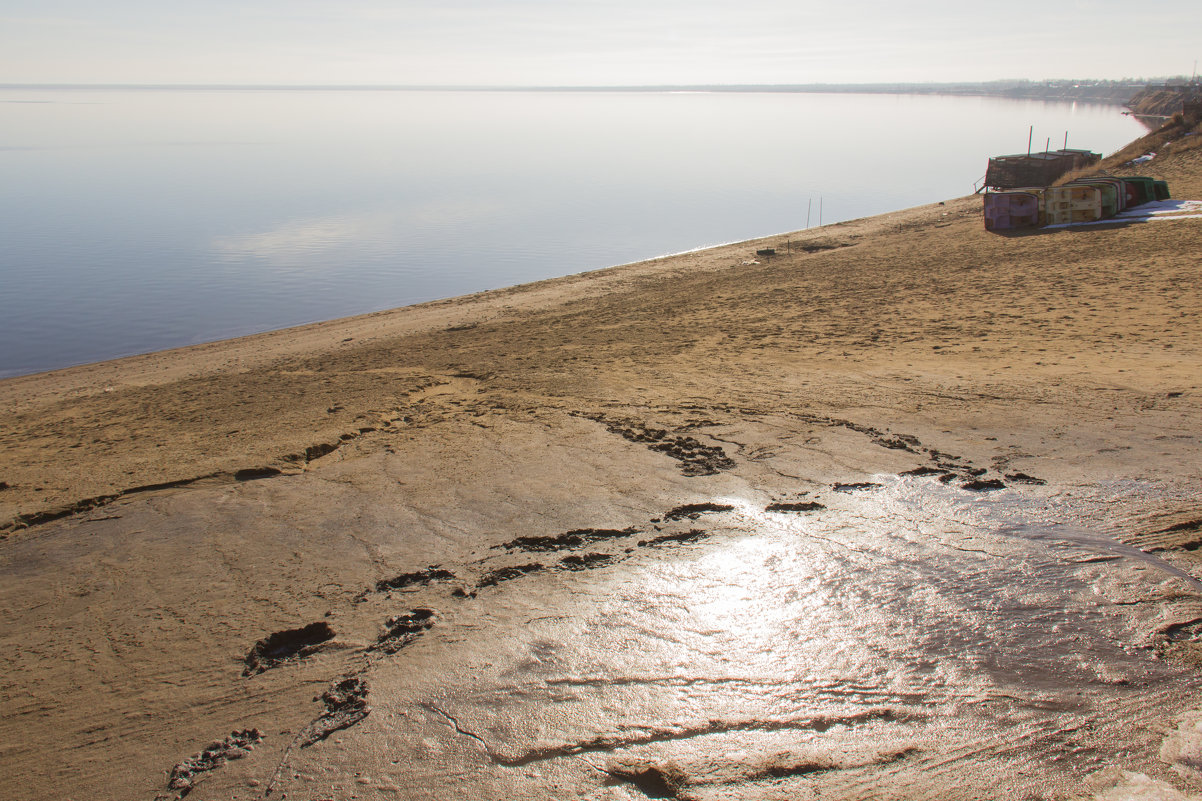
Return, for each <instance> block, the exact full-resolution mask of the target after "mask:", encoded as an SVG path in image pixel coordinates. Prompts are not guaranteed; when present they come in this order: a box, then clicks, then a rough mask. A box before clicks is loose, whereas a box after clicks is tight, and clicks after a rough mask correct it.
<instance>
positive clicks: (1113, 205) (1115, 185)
mask: <svg viewBox="0 0 1202 801" xmlns="http://www.w3.org/2000/svg"><path fill="white" fill-rule="evenodd" d="M1065 186H1096V187H1097V188H1098V190H1099V191H1100V192H1101V193H1102V216H1103V217H1113V216H1114V215H1116V214H1118V213H1119V212H1120V211H1122V206H1121V205H1120V204H1121V199H1122V197H1123V185H1122V182H1121V181H1115V180H1108V179H1106V178H1081V179H1080V180H1077V181H1069V182H1068V183H1067V184H1065Z"/></svg>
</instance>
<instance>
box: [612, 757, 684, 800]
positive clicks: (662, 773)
mask: <svg viewBox="0 0 1202 801" xmlns="http://www.w3.org/2000/svg"><path fill="white" fill-rule="evenodd" d="M604 770H605V773H606V774H608V775H609V776H610V778H612V779H613V780H614V783H619V782H621V783H625V784H632V785H634V787H635V788H636V789H637V790H638V791H639V792H640V793H642V794H643V795H645V796H647V797H648V798H680V792H681V790H683V789H684V785H685V782H686V780H687V777H686V776H685V774H684V772H683V771H682V770H680V769H679V768H677V767H676V766H674V765H638V766H634V765H613V764H611V765H610V766H608V767H606V768H605V769H604Z"/></svg>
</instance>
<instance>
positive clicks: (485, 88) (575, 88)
mask: <svg viewBox="0 0 1202 801" xmlns="http://www.w3.org/2000/svg"><path fill="white" fill-rule="evenodd" d="M1176 79H1180V80H1181V82H1182V83H1183V84H1189V83H1191V82H1196V81H1191V79H1189V78H1186V77H1185V76H1170V77H1167V78H1166V77H1161V78H1150V79H1144V80H1136V79H1110V78H1043V79H1038V80H1037V79H1028V78H995V79H990V80H981V81H863V82H857V83H827V82H812V83H729V84H727V83H699V84H675V83H662V84H582V85H567V84H565V85H546V84H385V83H380V84H375V83H331V84H322V83H125V82H105V83H81V82H62V81H55V82H46V83H30V82H14V83H5V82H0V89H173V90H187V89H195V90H206V89H207V90H213V89H228V90H302V89H328V90H360V91H366V90H374V91H437V92H604V91H643V92H670V91H716V92H723V91H725V92H755V91H767V92H790V91H792V92H805V91H809V92H817V91H823V90H829V89H843V90H847V89H852V90H856V89H858V90H862V91H863V90H871V89H885V88H888V89H937V88H942V89H967V88H1022V87H1039V86H1062V85H1071V84H1077V85H1085V86H1097V85H1117V86H1132V87H1137V86H1138V87H1142V86H1147V85H1151V84H1157V83H1167V82H1169V81H1173V80H1176Z"/></svg>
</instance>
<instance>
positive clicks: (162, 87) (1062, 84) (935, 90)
mask: <svg viewBox="0 0 1202 801" xmlns="http://www.w3.org/2000/svg"><path fill="white" fill-rule="evenodd" d="M1150 85H1151V84H1147V83H1142V82H1141V83H1129V82H1122V81H987V82H958V83H869V84H828V83H812V84H655V85H648V86H623V85H605V86H495V85H447V86H442V85H423V84H416V85H405V84H226V83H212V84H142V83H136V84H135V83H95V84H92V83H45V84H39V83H5V84H0V91H31V90H32V91H39V90H40V91H172V92H174V91H208V92H212V91H223V92H224V91H244V92H262V91H270V92H280V91H284V92H286V91H343V92H345V91H353V92H497V93H506V92H515V93H525V92H531V93H537V92H575V93H593V92H596V93H604V92H643V93H649V94H654V93H673V92H706V93H730V94H739V93H746V94H893V95H937V96H939V95H947V96H954V97H1001V98H1012V99H1015V100H1047V101H1054V102H1066V103H1071V102H1088V103H1099V104H1105V105H1118V106H1122V105H1125V104H1126V103H1127V101H1128V100H1130V99H1131V97H1133V96H1134V95H1135V94H1137V93H1138V92H1140V91H1142V90H1145V89H1147V88H1148V87H1149V86H1150Z"/></svg>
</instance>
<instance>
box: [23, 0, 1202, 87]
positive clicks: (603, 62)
mask: <svg viewBox="0 0 1202 801" xmlns="http://www.w3.org/2000/svg"><path fill="white" fill-rule="evenodd" d="M1002 15H1005V16H1004V17H1003V16H1002ZM1200 31H1202V0H1145V1H1144V2H1142V3H1137V2H1130V0H1122V1H1120V0H1052V1H1051V2H1046V1H1043V0H1041V2H1031V1H1030V0H1009V2H1006V3H983V2H979V1H978V0H956V2H943V1H942V0H907V1H906V2H901V1H900V0H825V1H824V2H814V1H813V0H395V1H394V2H386V0H338V1H337V2H335V0H0V83H283V84H348V83H350V84H438V85H454V84H459V85H462V84H470V85H481V84H485V85H559V86H562V85H581V86H589V85H592V86H597V85H640V84H641V85H647V84H714V83H871V82H885V81H902V82H910V81H970V80H993V79H1001V78H1030V79H1036V80H1038V79H1042V78H1074V77H1076V78H1123V77H1128V76H1129V77H1141V76H1144V77H1152V76H1163V75H1180V74H1185V75H1189V74H1191V73H1192V72H1193V70H1194V64H1195V60H1196V59H1199V58H1202V33H1200Z"/></svg>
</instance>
